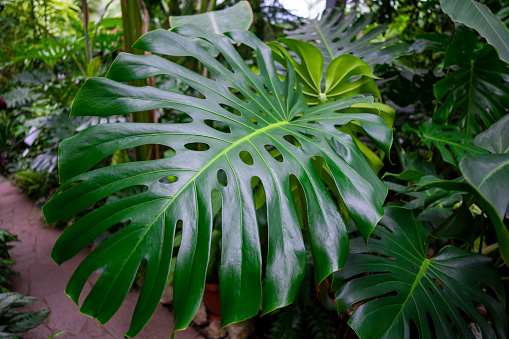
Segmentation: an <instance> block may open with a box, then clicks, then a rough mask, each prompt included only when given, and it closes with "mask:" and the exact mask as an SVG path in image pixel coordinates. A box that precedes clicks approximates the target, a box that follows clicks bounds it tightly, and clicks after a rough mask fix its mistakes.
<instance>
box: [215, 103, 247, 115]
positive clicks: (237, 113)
mask: <svg viewBox="0 0 509 339" xmlns="http://www.w3.org/2000/svg"><path fill="white" fill-rule="evenodd" d="M219 106H221V108H222V109H224V110H225V111H227V112H229V113H231V114H234V115H236V116H239V117H240V116H241V115H242V113H240V111H239V110H238V109H235V108H233V107H231V106H228V105H225V104H219Z"/></svg>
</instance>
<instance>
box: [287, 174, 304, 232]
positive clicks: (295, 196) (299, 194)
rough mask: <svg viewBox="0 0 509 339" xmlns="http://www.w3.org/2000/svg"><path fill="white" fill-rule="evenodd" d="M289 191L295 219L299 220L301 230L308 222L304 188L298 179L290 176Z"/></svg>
mask: <svg viewBox="0 0 509 339" xmlns="http://www.w3.org/2000/svg"><path fill="white" fill-rule="evenodd" d="M289 181H290V189H291V193H292V200H293V203H294V205H295V211H296V212H297V218H298V219H299V224H300V227H301V229H303V228H304V227H305V225H306V224H307V220H308V215H307V210H308V208H307V201H306V198H305V197H306V195H305V194H304V187H302V184H301V183H300V181H299V179H298V178H297V177H296V176H295V175H294V174H290V176H289Z"/></svg>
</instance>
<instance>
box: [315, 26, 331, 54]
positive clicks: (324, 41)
mask: <svg viewBox="0 0 509 339" xmlns="http://www.w3.org/2000/svg"><path fill="white" fill-rule="evenodd" d="M315 27H316V31H317V32H318V34H320V37H321V38H322V41H323V44H324V45H325V48H327V51H328V52H329V55H330V57H331V59H334V53H332V50H331V48H330V46H329V43H328V42H327V39H325V36H324V35H323V33H322V30H321V29H320V27H318V25H317V24H316V23H315Z"/></svg>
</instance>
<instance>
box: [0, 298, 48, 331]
mask: <svg viewBox="0 0 509 339" xmlns="http://www.w3.org/2000/svg"><path fill="white" fill-rule="evenodd" d="M36 300H37V298H34V297H25V296H23V295H21V294H19V293H0V337H2V338H12V339H16V338H21V337H19V336H17V335H15V334H12V333H22V332H26V331H28V330H31V329H32V328H35V327H37V326H39V325H40V324H41V323H42V322H43V321H44V319H46V318H47V317H48V315H49V313H50V311H49V310H38V311H29V312H22V311H18V310H15V309H13V308H18V307H25V306H26V305H28V304H30V303H32V302H34V301H36Z"/></svg>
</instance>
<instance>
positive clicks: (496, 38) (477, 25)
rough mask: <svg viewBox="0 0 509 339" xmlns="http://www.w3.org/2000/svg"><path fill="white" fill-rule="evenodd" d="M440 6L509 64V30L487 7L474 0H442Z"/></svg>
mask: <svg viewBox="0 0 509 339" xmlns="http://www.w3.org/2000/svg"><path fill="white" fill-rule="evenodd" d="M440 5H441V6H442V10H443V11H444V12H445V13H447V14H448V15H449V16H450V17H451V19H452V20H454V21H456V22H461V23H462V24H464V25H466V26H468V27H471V28H473V29H475V30H476V31H477V32H479V34H481V35H482V37H483V38H485V39H486V40H488V42H489V43H490V44H492V45H493V46H494V47H495V48H496V49H497V51H498V54H499V55H500V59H502V60H504V61H505V62H508V63H509V29H508V28H507V26H506V25H505V24H504V23H503V22H502V21H501V20H500V19H499V18H497V16H496V15H495V14H493V13H491V11H490V10H489V9H488V7H486V5H483V4H481V3H479V2H477V1H474V0H440Z"/></svg>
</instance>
